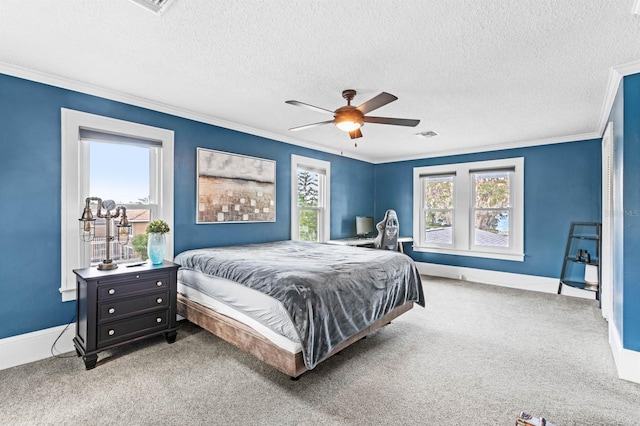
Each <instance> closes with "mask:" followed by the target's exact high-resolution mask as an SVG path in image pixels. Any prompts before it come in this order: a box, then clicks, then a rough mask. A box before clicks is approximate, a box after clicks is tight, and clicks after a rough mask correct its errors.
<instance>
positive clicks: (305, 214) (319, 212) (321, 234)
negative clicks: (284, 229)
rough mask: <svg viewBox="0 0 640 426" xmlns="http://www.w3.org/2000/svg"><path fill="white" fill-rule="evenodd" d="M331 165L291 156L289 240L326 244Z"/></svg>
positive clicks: (328, 225) (325, 162) (327, 237)
mask: <svg viewBox="0 0 640 426" xmlns="http://www.w3.org/2000/svg"><path fill="white" fill-rule="evenodd" d="M330 171H331V164H330V163H329V162H327V161H321V160H316V159H313V158H307V157H301V156H298V155H292V156H291V177H292V178H291V239H292V240H301V241H317V242H324V241H327V240H329V234H330V223H329V215H330V210H329V199H330V197H329V181H330Z"/></svg>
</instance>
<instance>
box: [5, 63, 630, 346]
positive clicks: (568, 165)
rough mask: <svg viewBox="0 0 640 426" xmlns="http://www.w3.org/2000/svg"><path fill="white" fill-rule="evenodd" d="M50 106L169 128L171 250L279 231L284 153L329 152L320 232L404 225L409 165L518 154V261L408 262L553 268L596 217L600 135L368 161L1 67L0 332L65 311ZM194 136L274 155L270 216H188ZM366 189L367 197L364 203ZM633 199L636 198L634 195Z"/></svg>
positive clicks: (51, 321) (54, 112)
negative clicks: (325, 214) (581, 225)
mask: <svg viewBox="0 0 640 426" xmlns="http://www.w3.org/2000/svg"><path fill="white" fill-rule="evenodd" d="M60 108H69V109H74V110H78V111H84V112H88V113H93V114H99V115H103V116H107V117H112V118H117V119H121V120H127V121H132V122H136V123H141V124H146V125H151V126H157V127H162V128H166V129H171V130H173V131H174V132H175V164H174V166H175V167H174V168H175V181H174V184H175V217H174V229H173V230H172V232H175V234H174V236H175V237H174V241H175V247H174V249H175V252H176V253H179V252H181V251H183V250H186V249H189V248H196V247H203V246H214V245H230V244H240V243H251V242H262V241H274V240H282V239H288V238H289V234H290V198H291V195H290V173H291V171H290V167H291V165H290V155H291V154H298V155H304V156H309V157H313V158H318V159H321V160H326V161H330V162H331V174H332V175H331V208H332V215H331V237H332V238H341V237H346V236H350V235H352V234H353V233H354V232H355V229H354V218H355V216H356V215H375V217H376V219H377V220H381V219H382V216H383V215H384V212H385V210H386V209H388V208H394V209H395V210H396V211H397V212H398V215H399V220H400V226H401V229H400V231H401V234H403V235H411V232H412V219H413V218H412V216H413V212H412V209H413V201H412V194H413V188H412V186H413V172H412V170H413V167H416V166H426V165H435V164H443V163H449V162H467V161H481V160H488V159H499V158H507V157H516V156H522V157H525V252H526V260H525V262H509V261H498V260H490V259H481V258H473V257H465V256H447V255H436V254H428V253H418V252H411V250H410V249H409V254H410V255H412V256H413V257H414V258H415V259H416V260H417V261H421V262H433V263H441V264H448V265H460V266H467V267H472V268H480V269H495V270H498V271H506V272H516V273H523V274H531V275H539V276H548V277H558V275H559V272H560V269H561V264H562V256H563V254H564V246H565V243H566V235H567V232H568V229H569V224H570V222H571V221H577V220H580V221H583V220H584V221H599V220H600V192H601V191H600V179H601V177H600V161H601V160H600V141H598V140H593V141H584V142H576V143H564V144H557V145H546V146H539V147H531V148H521V149H513V150H504V151H495V152H489V153H478V154H469V155H460V156H452V157H443V158H434V159H424V160H416V161H405V162H397V163H389V164H378V165H373V164H369V163H366V162H362V161H357V160H353V159H348V158H344V157H341V156H337V155H331V154H327V153H323V152H318V151H314V150H310V149H305V148H301V147H297V146H294V145H289V144H285V143H281V142H277V141H273V140H269V139H265V138H261V137H258V136H253V135H248V134H244V133H241V132H236V131H232V130H228V129H223V128H219V127H216V126H212V125H208V124H203V123H199V122H196V121H192V120H188V119H184V118H180V117H175V116H172V115H168V114H164V113H160V112H157V111H151V110H148V109H144V108H139V107H135V106H131V105H127V104H123V103H119V102H115V101H110V100H107V99H103V98H99V97H95V96H90V95H86V94H82V93H78V92H74V91H70V90H66V89H62V88H57V87H53V86H48V85H45V84H40V83H35V82H31V81H27V80H23V79H19V78H15V77H10V76H6V75H2V74H0V178H1V179H2V185H1V186H0V205H1V206H2V207H3V208H2V209H1V211H2V213H0V214H1V216H0V220H1V221H2V228H1V229H2V231H1V232H0V242H1V243H2V244H0V268H1V270H2V281H1V282H0V338H4V337H9V336H14V335H18V334H22V333H27V332H30V331H35V330H40V329H45V328H49V327H53V326H57V325H61V324H66V323H67V322H69V321H70V320H71V319H72V317H73V314H74V310H75V303H74V302H67V303H62V302H61V296H60V293H59V292H58V288H59V287H60V221H61V218H60V207H61V204H60V203H61V201H60V194H61V186H60V185H61V183H60V177H61V170H60V167H61V163H60ZM196 147H203V148H209V149H216V150H221V151H227V152H233V153H239V154H245V155H251V156H256V157H262V158H268V159H272V160H275V161H276V163H277V167H276V169H277V177H276V178H277V181H276V186H277V200H276V203H277V204H276V205H277V212H276V215H277V221H276V222H275V223H256V224H217V225H214V224H210V225H196V224H195V217H196V211H195V209H196V204H195V202H196ZM374 200H375V203H374ZM636 201H637V199H636Z"/></svg>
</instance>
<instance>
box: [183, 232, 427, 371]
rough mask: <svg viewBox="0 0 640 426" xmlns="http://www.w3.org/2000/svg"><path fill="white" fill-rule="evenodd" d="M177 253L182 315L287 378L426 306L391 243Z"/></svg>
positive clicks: (407, 261) (281, 244) (283, 244)
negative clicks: (369, 246) (380, 247)
mask: <svg viewBox="0 0 640 426" xmlns="http://www.w3.org/2000/svg"><path fill="white" fill-rule="evenodd" d="M174 261H175V262H176V263H178V264H179V265H180V266H181V267H180V269H179V271H178V313H179V314H180V315H182V316H183V317H185V318H186V319H187V320H189V321H190V322H193V323H195V324H197V325H199V326H201V327H202V328H204V329H206V330H208V331H210V332H211V333H213V334H215V335H217V336H219V337H220V338H222V339H224V340H226V341H227V342H229V343H231V344H233V345H235V346H237V347H239V348H240V349H242V350H244V351H246V352H249V353H251V354H253V355H254V356H256V357H257V358H259V359H260V360H262V361H263V362H265V363H267V364H269V365H271V366H273V367H275V368H276V369H278V370H280V371H281V372H283V373H285V374H287V375H289V376H291V377H292V378H297V377H298V376H300V375H301V374H302V373H304V372H305V371H308V370H310V369H313V368H315V367H316V366H317V365H318V364H319V363H320V362H322V361H323V360H325V359H327V358H328V357H330V356H332V355H333V354H335V353H337V352H339V351H340V350H342V349H344V348H345V347H347V346H348V345H350V344H352V343H353V342H355V341H357V340H359V339H361V338H362V337H364V336H366V335H367V334H369V333H371V332H372V331H374V330H376V329H378V328H380V327H382V326H384V325H386V324H388V323H389V322H390V321H391V320H393V319H394V318H396V317H398V316H399V315H401V314H403V313H404V312H406V311H408V310H409V309H411V308H412V307H413V305H414V303H417V304H418V305H420V306H423V307H424V306H425V302H424V294H423V290H422V283H421V280H420V275H419V273H418V270H417V268H416V265H415V263H414V262H413V260H412V259H411V258H410V257H408V256H406V255H404V254H401V253H398V252H394V251H387V250H375V249H365V248H358V247H350V246H336V245H329V244H318V243H309V242H300V241H278V242H273V243H264V244H250V245H242V246H230V247H215V248H202V249H194V250H188V251H185V252H183V253H180V254H179V255H178V256H176V258H175V260H174Z"/></svg>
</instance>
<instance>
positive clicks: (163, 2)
mask: <svg viewBox="0 0 640 426" xmlns="http://www.w3.org/2000/svg"><path fill="white" fill-rule="evenodd" d="M131 1H132V2H134V3H135V4H139V5H140V6H142V7H144V8H145V9H149V10H150V11H152V12H155V13H157V14H160V13H162V12H164V11H165V10H166V9H167V3H169V1H170V0H131Z"/></svg>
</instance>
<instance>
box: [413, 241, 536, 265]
mask: <svg viewBox="0 0 640 426" xmlns="http://www.w3.org/2000/svg"><path fill="white" fill-rule="evenodd" d="M413 251H417V252H425V253H438V254H450V255H453V256H469V257H482V258H486V259H497V260H510V261H513V262H524V253H522V254H520V253H490V252H484V251H471V250H459V249H444V248H435V247H424V246H417V245H414V246H413Z"/></svg>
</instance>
